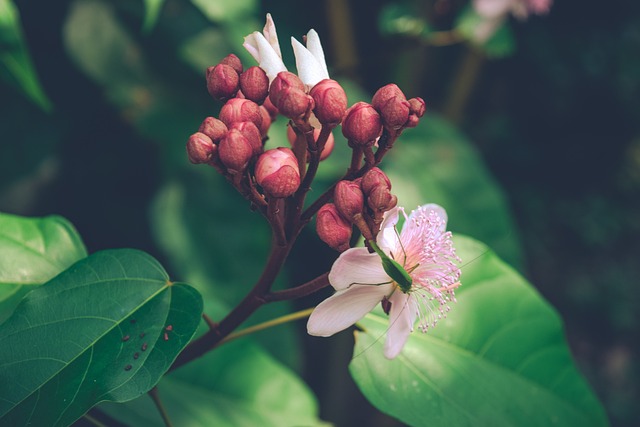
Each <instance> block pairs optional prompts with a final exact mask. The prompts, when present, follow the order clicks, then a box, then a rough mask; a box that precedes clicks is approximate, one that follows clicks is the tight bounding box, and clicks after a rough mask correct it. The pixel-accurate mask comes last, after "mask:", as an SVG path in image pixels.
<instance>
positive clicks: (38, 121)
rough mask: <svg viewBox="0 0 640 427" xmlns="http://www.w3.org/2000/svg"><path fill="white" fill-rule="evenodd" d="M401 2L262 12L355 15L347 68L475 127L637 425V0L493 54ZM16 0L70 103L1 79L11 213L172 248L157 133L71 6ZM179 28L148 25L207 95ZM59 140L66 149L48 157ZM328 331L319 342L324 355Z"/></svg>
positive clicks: (531, 251)
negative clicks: (155, 202) (82, 44)
mask: <svg viewBox="0 0 640 427" xmlns="http://www.w3.org/2000/svg"><path fill="white" fill-rule="evenodd" d="M116 3H118V2H116ZM389 3H391V2H384V1H377V0H376V1H365V0H352V1H348V2H338V1H335V2H333V1H327V2H309V3H308V4H306V3H305V5H304V6H303V9H304V10H303V11H302V12H301V11H300V2H296V1H278V2H275V1H268V2H263V3H262V4H261V8H262V10H263V11H270V12H271V13H272V14H273V15H274V16H277V20H278V28H279V30H280V29H281V27H280V25H281V23H282V30H281V31H282V32H283V33H284V34H303V33H304V32H306V30H307V29H308V28H310V27H313V28H316V29H317V30H318V32H319V33H320V34H327V33H329V32H330V31H332V30H333V29H334V25H332V22H333V23H334V24H335V22H336V20H337V19H344V20H345V22H346V23H348V31H346V33H345V34H346V35H347V36H348V37H349V39H344V40H337V41H336V40H334V41H333V42H330V43H325V51H326V54H327V57H328V63H329V64H335V63H337V66H336V70H335V72H336V74H337V75H340V76H344V77H351V78H354V79H356V80H357V81H358V82H359V83H361V84H362V85H363V87H364V88H365V89H366V90H368V91H369V92H371V93H372V92H374V91H375V90H376V89H377V88H378V87H380V86H381V85H383V84H386V83H388V82H390V81H395V82H397V83H398V84H399V85H400V86H401V87H402V88H403V90H404V91H405V92H406V93H408V94H411V96H414V95H418V96H421V97H422V98H424V99H425V100H426V101H427V105H428V109H429V111H430V112H433V113H438V114H442V115H444V116H445V117H446V118H448V119H449V120H451V121H452V122H454V123H456V124H457V125H458V126H459V127H460V128H461V129H462V130H463V131H464V132H465V133H466V134H467V135H468V136H469V137H470V139H471V140H472V141H474V144H475V146H476V148H477V149H478V150H479V152H480V153H481V155H482V157H483V159H484V160H485V162H486V164H487V165H488V167H489V168H490V170H491V172H492V173H493V175H494V176H495V177H496V178H497V180H498V181H499V183H500V184H501V186H502V187H503V189H504V191H505V193H506V196H507V200H508V202H509V205H510V207H511V209H512V212H513V215H514V218H515V220H516V223H517V226H518V229H519V232H520V236H521V243H522V246H523V250H524V254H525V271H524V273H525V275H526V276H527V278H528V279H530V281H531V282H532V283H534V284H535V286H536V287H537V288H538V289H539V290H540V292H541V293H542V294H543V295H544V296H545V297H546V298H547V299H548V300H549V302H550V303H551V304H552V305H553V306H555V307H556V308H557V309H558V311H559V312H560V313H561V314H562V317H563V319H564V321H565V323H566V331H567V335H568V339H569V343H570V346H571V349H572V351H573V353H574V355H575V357H576V360H577V363H578V365H579V367H580V369H581V370H582V372H583V373H584V374H585V375H586V377H587V378H588V380H589V382H590V383H591V384H592V386H593V387H594V389H595V391H596V394H597V395H598V396H599V397H600V399H601V400H602V401H603V403H604V405H605V407H606V409H607V412H608V414H609V416H610V419H611V421H612V424H613V425H616V426H633V425H636V423H637V422H638V419H640V411H639V409H638V406H637V402H638V401H639V400H640V386H639V384H640V372H639V369H640V363H639V362H638V356H639V352H640V348H639V346H640V344H639V340H638V331H639V318H638V309H639V308H640V304H639V303H640V291H639V290H638V285H639V279H640V260H639V255H640V239H639V237H640V206H639V203H640V197H639V196H640V5H639V4H638V3H637V2H634V1H623V0H618V1H611V2H597V1H580V0H573V1H557V2H556V4H554V5H553V7H552V9H551V12H550V13H549V14H548V15H546V16H541V17H531V18H530V19H529V20H527V21H526V22H519V21H513V22H512V23H511V24H512V28H513V29H514V34H515V40H516V47H517V48H516V51H515V52H514V54H513V55H511V56H508V57H505V58H486V57H484V56H483V55H482V54H481V53H479V52H477V51H474V50H473V49H470V48H469V47H468V46H467V45H464V44H462V45H454V46H448V47H431V46H426V45H424V44H420V43H419V42H418V41H416V40H412V39H410V38H406V37H402V36H386V37H385V36H383V35H382V34H381V33H380V32H379V31H378V20H379V16H380V12H381V10H382V9H383V8H384V7H385V6H386V5H388V4H389ZM462 3H464V2H461V1H460V2H458V1H440V0H439V1H433V2H427V6H425V7H424V9H425V15H426V16H430V17H431V18H430V19H431V20H432V22H433V23H434V25H435V27H437V28H442V29H446V28H448V27H449V26H450V25H451V24H452V22H453V20H454V15H455V13H454V12H455V11H456V10H457V8H458V7H459V6H460V4H462ZM16 4H17V6H18V8H19V11H20V14H21V17H22V24H23V30H24V35H25V38H26V41H27V44H28V47H29V50H30V52H31V55H32V58H33V61H34V65H35V67H36V70H37V72H38V75H39V78H40V81H41V84H42V85H43V87H44V89H45V91H46V93H47V95H48V96H49V98H50V99H51V101H52V103H53V105H54V106H55V109H54V110H53V112H51V113H44V112H43V111H42V110H40V109H39V108H38V107H36V106H35V105H34V104H32V103H31V102H30V101H28V100H26V99H25V98H24V97H23V96H22V94H21V93H20V92H19V91H18V90H16V89H15V88H14V87H12V86H10V85H0V100H1V102H0V114H1V116H2V120H1V121H0V130H1V132H0V135H2V136H1V137H0V138H1V139H0V148H1V150H0V156H1V157H0V210H2V211H5V212H10V213H16V214H22V215H47V214H51V213H57V214H60V215H63V216H65V217H67V218H68V219H69V220H70V221H71V222H72V223H73V224H75V226H76V227H77V228H78V230H79V232H80V234H81V235H82V237H83V239H84V241H85V242H86V244H87V246H88V249H89V251H90V252H93V251H95V250H99V249H103V248H111V247H136V248H139V249H143V250H147V251H149V252H151V253H152V254H154V256H157V257H158V258H162V253H161V252H160V251H159V250H158V249H157V247H156V246H155V243H154V239H153V238H152V235H151V231H150V228H149V221H148V206H149V203H150V202H151V199H152V197H153V195H154V192H155V191H156V190H157V188H158V185H159V182H160V181H161V179H162V177H163V171H162V168H161V162H162V159H161V154H160V153H159V152H158V148H157V146H156V145H154V143H153V141H151V140H149V139H147V138H145V137H142V136H140V133H139V132H138V131H137V130H136V128H135V126H134V124H132V122H131V120H128V118H127V116H126V114H125V113H126V112H124V113H123V111H122V110H119V109H117V108H116V107H114V105H113V104H112V103H111V102H110V101H109V99H108V98H107V97H106V96H105V94H104V92H103V89H102V88H101V87H100V85H98V84H97V83H95V82H94V81H93V80H91V79H89V78H88V77H87V76H86V75H85V74H84V73H82V72H81V71H80V70H79V69H78V67H77V66H76V64H74V62H73V61H72V60H71V59H70V58H69V55H68V53H67V52H66V50H65V46H64V44H63V39H62V30H61V28H62V27H63V22H64V19H65V16H66V13H67V10H68V7H69V4H70V3H69V2H66V1H61V2H49V1H18V2H16ZM119 4H120V5H121V6H122V5H123V4H124V3H122V2H120V3H119ZM336 4H340V5H341V6H340V8H337V9H336V8H335V5H336ZM139 7H141V6H140V5H138V6H135V7H133V6H122V8H123V10H124V12H121V17H122V19H123V21H124V22H125V23H128V24H130V25H131V26H132V27H134V26H139V16H140V13H141V12H140V10H139ZM165 7H166V9H167V10H168V11H169V12H166V11H165V12H166V13H167V14H169V13H170V11H171V10H172V8H188V7H189V4H185V2H181V1H178V0H170V1H168V2H167V4H166V5H165ZM128 8H129V9H128ZM435 10H438V11H439V13H435V12H434V11H435ZM194 16H196V18H194V20H195V21H194V23H184V22H169V23H167V22H164V24H163V25H165V28H167V27H171V28H172V30H173V34H175V33H176V32H177V33H180V32H183V33H185V34H187V33H189V31H191V28H192V27H197V26H201V25H205V24H204V22H205V20H204V18H197V14H194ZM198 19H199V20H198ZM162 23H163V21H161V24H162ZM160 28H162V27H160ZM167 34H168V32H162V31H161V30H159V31H158V33H156V34H155V36H154V37H150V38H144V37H143V36H141V35H139V37H140V42H141V44H142V46H143V48H144V49H145V50H149V51H150V52H151V61H152V66H155V67H163V73H165V74H166V75H167V76H169V77H170V78H171V79H173V80H172V81H173V84H174V85H175V87H176V88H180V89H184V90H185V91H191V92H189V93H196V92H197V91H200V92H202V94H201V97H200V98H197V99H193V102H194V103H202V102H205V101H204V100H205V98H206V97H207V94H206V91H204V90H203V86H202V81H200V80H196V79H193V74H192V73H190V72H187V71H186V69H185V68H184V67H183V66H181V65H180V64H167V62H166V61H163V57H164V55H165V54H166V51H167V50H168V49H172V46H171V40H170V39H169V38H168V36H167ZM344 44H347V46H352V47H353V48H354V51H353V53H355V56H353V57H351V58H350V60H345V57H344V56H343V55H344V54H343V53H342V54H341V53H340V51H342V52H344ZM341 55H342V56H341ZM347 59H349V58H347ZM153 61H155V63H154V62H153ZM199 120H200V118H199V117H194V119H193V121H194V123H198V122H199ZM186 136H187V135H185V139H186ZM181 144H183V142H182V141H180V142H178V145H181ZM52 152H55V153H56V154H55V156H49V155H47V154H50V153H52ZM314 345H315V344H314V343H313V342H311V343H310V344H309V346H308V348H309V349H310V350H311V351H313V349H314ZM340 357H341V356H340ZM346 357H347V358H348V355H347V356H346ZM343 362H344V361H332V363H335V364H339V363H341V364H342V365H343V366H344V365H346V362H345V363H343ZM327 363H328V362H327ZM313 371H314V368H313V367H307V380H308V382H309V383H310V385H311V386H312V387H314V388H315V389H316V391H317V392H318V394H319V397H320V399H321V402H322V403H321V408H323V411H324V412H323V413H322V414H321V415H322V417H323V418H324V419H327V420H330V421H331V420H333V421H335V422H336V423H338V424H340V423H343V424H344V425H348V424H350V423H353V422H357V420H358V418H357V415H355V414H349V413H348V412H349V405H348V404H347V403H348V402H336V401H335V400H336V399H335V398H334V399H333V400H334V401H332V396H331V395H330V394H329V393H327V392H326V390H327V388H328V387H335V386H336V385H335V384H326V382H323V381H322V378H318V377H317V376H313V375H312V372H313ZM344 387H353V386H352V385H344ZM354 399H355V400H354V401H355V402H359V403H357V405H363V406H364V405H366V404H365V403H364V401H363V399H362V398H357V397H354ZM376 419H377V420H378V422H379V424H380V425H385V424H384V423H386V422H389V423H390V421H384V419H383V418H376ZM388 425H392V424H388Z"/></svg>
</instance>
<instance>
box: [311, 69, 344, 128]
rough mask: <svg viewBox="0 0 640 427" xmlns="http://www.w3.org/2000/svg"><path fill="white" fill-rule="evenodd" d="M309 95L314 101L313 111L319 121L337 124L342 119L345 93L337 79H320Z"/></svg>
mask: <svg viewBox="0 0 640 427" xmlns="http://www.w3.org/2000/svg"><path fill="white" fill-rule="evenodd" d="M309 95H311V97H312V98H313V100H314V101H315V103H316V106H315V108H314V109H313V112H314V114H315V115H316V118H317V119H318V121H319V122H320V123H322V124H328V125H332V126H337V125H338V124H339V123H340V122H341V121H342V117H343V116H344V113H345V111H346V110H347V94H346V93H344V89H342V86H340V84H339V83H338V82H337V81H335V80H331V79H325V80H321V81H320V82H319V83H318V84H316V85H315V86H314V87H313V89H311V92H309Z"/></svg>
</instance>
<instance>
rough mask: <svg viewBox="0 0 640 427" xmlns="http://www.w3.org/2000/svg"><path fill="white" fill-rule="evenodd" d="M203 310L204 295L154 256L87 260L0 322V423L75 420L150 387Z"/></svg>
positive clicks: (113, 254) (131, 253)
mask: <svg viewBox="0 0 640 427" xmlns="http://www.w3.org/2000/svg"><path fill="white" fill-rule="evenodd" d="M201 314H202V299H201V296H200V294H199V293H198V292H197V291H196V290H195V289H193V288H192V287H191V286H189V285H186V284H183V283H172V282H171V281H169V277H168V276H167V273H166V272H165V271H164V269H163V268H162V266H161V265H160V264H159V263H158V262H157V261H156V260H155V259H154V258H152V257H151V256H149V255H147V254H145V253H144V252H140V251H136V250H131V249H119V250H109V251H103V252H98V253H95V254H93V255H91V256H89V257H88V258H85V259H83V260H81V261H79V262H77V263H76V264H74V265H72V266H71V267H70V268H69V269H67V270H66V271H64V272H63V273H61V274H60V275H58V276H56V277H55V278H54V279H52V280H51V281H49V282H48V283H46V284H44V285H43V286H41V287H39V288H37V289H35V290H34V291H32V292H30V293H29V294H28V295H27V296H26V297H25V298H24V299H23V300H22V301H21V302H20V304H19V305H18V307H17V308H16V310H15V312H14V313H13V315H12V317H10V318H9V319H8V320H7V321H6V322H5V323H4V324H2V325H0V342H2V345H1V346H0V425H16V426H17V425H28V424H34V425H43V424H47V425H52V426H58V425H69V424H71V423H72V422H73V421H75V420H76V419H77V418H79V417H81V416H82V415H83V414H84V413H85V412H86V411H87V410H89V409H90V408H91V407H92V406H94V405H95V404H97V403H99V402H102V401H115V402H124V401H127V400H131V399H134V398H136V397H138V396H140V395H141V394H144V393H146V392H147V391H148V390H150V389H151V388H152V387H153V386H154V385H156V384H157V383H158V381H160V378H161V377H162V375H163V374H164V373H165V372H166V371H167V370H168V369H169V367H170V366H171V363H172V362H173V361H174V360H175V358H176V357H177V355H178V353H180V351H182V349H183V348H184V347H185V346H186V345H187V343H188V342H189V340H191V338H192V337H193V335H194V333H195V331H196V328H197V326H198V324H199V322H200V316H201ZM132 319H135V322H131V320H132ZM167 325H172V331H171V339H169V340H168V341H167V340H164V339H163V335H164V334H165V333H166V331H165V328H166V327H167ZM143 333H144V338H141V335H142V334H143ZM141 348H144V349H145V350H146V351H143V352H140V349H141Z"/></svg>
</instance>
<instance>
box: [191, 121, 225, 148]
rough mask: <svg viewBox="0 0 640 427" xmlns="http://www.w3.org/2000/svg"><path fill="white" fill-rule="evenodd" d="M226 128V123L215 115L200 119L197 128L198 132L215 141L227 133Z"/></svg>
mask: <svg viewBox="0 0 640 427" xmlns="http://www.w3.org/2000/svg"><path fill="white" fill-rule="evenodd" d="M227 130H228V129H227V125H225V124H224V123H222V122H221V121H220V120H218V119H216V118H215V117H207V118H206V119H204V120H203V121H202V124H201V125H200V127H199V128H198V132H202V133H204V134H205V135H207V136H208V137H209V138H211V139H212V140H213V142H216V143H217V142H218V141H220V140H221V139H222V138H224V136H225V135H226V134H227Z"/></svg>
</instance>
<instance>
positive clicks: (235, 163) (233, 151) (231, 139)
mask: <svg viewBox="0 0 640 427" xmlns="http://www.w3.org/2000/svg"><path fill="white" fill-rule="evenodd" d="M218 156H219V157H220V161H221V162H222V164H223V165H225V166H226V167H227V169H229V171H231V172H242V171H243V170H244V169H245V168H246V167H247V164H248V163H249V160H251V157H252V156H253V148H252V147H251V144H250V143H249V141H247V138H245V137H244V135H242V133H241V132H240V131H239V130H238V129H231V130H230V131H229V132H227V135H226V136H225V137H224V138H223V139H222V140H221V141H220V144H218Z"/></svg>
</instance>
